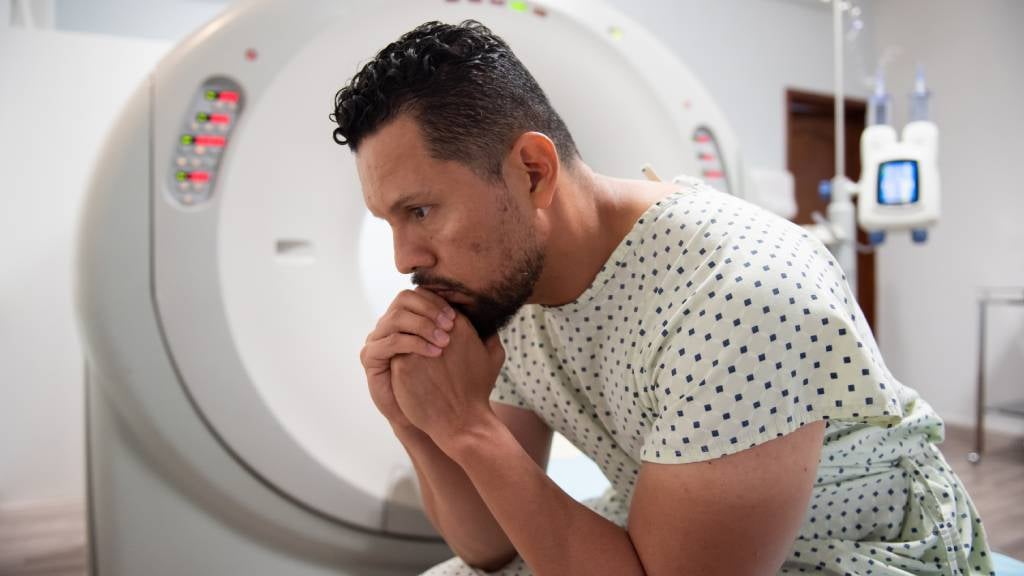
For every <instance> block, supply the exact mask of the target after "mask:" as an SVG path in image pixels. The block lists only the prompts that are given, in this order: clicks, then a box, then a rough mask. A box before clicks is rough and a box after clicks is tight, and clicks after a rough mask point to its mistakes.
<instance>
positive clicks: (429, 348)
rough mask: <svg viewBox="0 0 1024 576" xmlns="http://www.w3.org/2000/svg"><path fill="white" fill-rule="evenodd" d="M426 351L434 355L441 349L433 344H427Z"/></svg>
mask: <svg viewBox="0 0 1024 576" xmlns="http://www.w3.org/2000/svg"><path fill="white" fill-rule="evenodd" d="M427 352H430V353H431V354H433V355H435V356H436V355H438V354H440V353H441V349H440V348H438V347H437V346H434V345H433V344H427Z"/></svg>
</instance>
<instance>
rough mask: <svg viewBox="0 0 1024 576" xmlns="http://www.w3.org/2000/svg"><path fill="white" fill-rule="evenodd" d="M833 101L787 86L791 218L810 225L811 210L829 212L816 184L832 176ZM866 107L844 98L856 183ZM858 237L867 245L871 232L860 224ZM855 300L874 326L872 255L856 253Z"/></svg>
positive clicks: (850, 171) (849, 163)
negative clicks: (792, 189) (793, 201)
mask: <svg viewBox="0 0 1024 576" xmlns="http://www.w3.org/2000/svg"><path fill="white" fill-rule="evenodd" d="M834 102H835V99H834V98H833V97H832V96H831V95H827V94H813V93H810V92H800V91H797V90H788V91H786V118H787V123H786V125H787V128H786V133H787V134H786V166H787V168H788V170H789V171H790V172H792V174H793V180H794V185H795V188H796V203H797V215H796V217H795V218H794V219H793V221H794V222H796V223H797V224H812V223H813V222H814V221H813V220H812V218H811V213H813V212H821V214H822V215H825V214H826V207H827V202H825V200H823V199H822V198H821V196H820V195H819V193H818V185H819V183H820V182H821V181H822V180H830V179H831V178H832V177H833V176H834V175H835V170H836V162H835V156H836V153H835V124H834V121H835V120H834V110H833V106H834ZM866 111H867V105H866V103H865V102H864V101H863V100H854V99H847V100H846V105H845V117H846V120H845V121H846V126H845V130H846V176H847V178H849V179H850V180H852V181H854V182H856V181H857V180H858V179H860V134H861V132H863V131H864V126H865V123H866V120H865V118H866ZM854 201H855V202H856V200H854ZM857 241H858V242H859V243H861V244H862V245H864V244H867V234H865V232H864V231H863V230H860V229H859V228H858V231H857ZM857 300H858V301H859V303H860V307H861V309H862V310H863V311H864V317H865V319H867V321H868V324H870V325H871V327H872V329H874V328H875V255H874V254H858V255H857ZM876 334H877V331H876Z"/></svg>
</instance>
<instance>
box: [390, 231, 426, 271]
mask: <svg viewBox="0 0 1024 576" xmlns="http://www.w3.org/2000/svg"><path fill="white" fill-rule="evenodd" d="M393 236H394V244H395V246H394V247H395V268H397V269H398V272H399V273H401V274H412V273H413V272H415V271H416V269H417V268H431V267H433V266H434V264H435V263H436V260H435V258H434V255H433V253H432V252H431V250H430V249H429V247H427V246H426V245H425V244H424V243H423V242H420V241H419V240H418V239H416V238H413V237H409V236H408V235H403V234H400V233H399V232H398V231H397V230H396V231H395V232H394V233H393Z"/></svg>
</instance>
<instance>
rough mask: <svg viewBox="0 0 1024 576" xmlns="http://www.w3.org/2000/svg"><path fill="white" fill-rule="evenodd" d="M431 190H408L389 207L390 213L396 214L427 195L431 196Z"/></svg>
mask: <svg viewBox="0 0 1024 576" xmlns="http://www.w3.org/2000/svg"><path fill="white" fill-rule="evenodd" d="M429 195H430V191H429V190H416V191H415V192H408V193H406V194H404V195H402V196H400V197H399V198H398V199H397V200H395V201H394V202H392V203H391V207H390V208H388V214H395V213H397V212H399V211H400V210H402V209H403V208H405V207H406V206H408V205H409V204H413V203H414V202H415V201H417V200H421V199H423V198H424V197H425V196H429Z"/></svg>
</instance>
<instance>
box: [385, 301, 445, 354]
mask: <svg viewBox="0 0 1024 576" xmlns="http://www.w3.org/2000/svg"><path fill="white" fill-rule="evenodd" d="M395 332H402V333H405V334H412V335H415V336H419V337H420V338H423V339H424V340H427V341H428V342H431V343H432V344H434V345H436V346H440V347H442V348H443V347H445V346H447V345H448V342H449V341H450V340H451V337H450V336H449V335H448V332H446V331H444V330H442V329H441V327H440V326H439V325H438V324H436V323H435V322H434V320H430V319H428V318H426V317H424V316H421V315H419V314H416V313H414V312H411V311H409V310H405V309H401V308H399V309H396V310H392V311H391V312H388V313H387V314H385V315H384V317H383V318H381V320H380V322H378V323H377V328H376V329H375V330H374V331H373V332H372V333H371V335H370V338H369V340H370V341H373V340H380V339H381V338H386V337H387V336H390V335H391V334H393V333H395Z"/></svg>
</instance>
